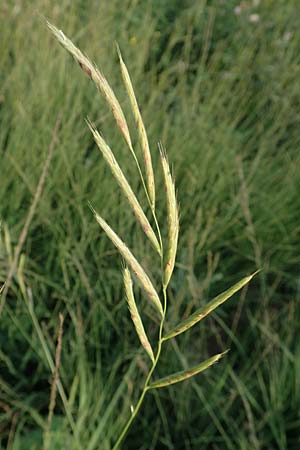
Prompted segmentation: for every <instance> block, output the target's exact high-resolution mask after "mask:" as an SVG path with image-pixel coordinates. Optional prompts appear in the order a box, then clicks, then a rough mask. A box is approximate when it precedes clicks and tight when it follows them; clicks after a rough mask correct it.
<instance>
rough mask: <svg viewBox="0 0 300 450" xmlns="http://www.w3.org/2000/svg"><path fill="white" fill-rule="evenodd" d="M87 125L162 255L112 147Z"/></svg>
mask: <svg viewBox="0 0 300 450" xmlns="http://www.w3.org/2000/svg"><path fill="white" fill-rule="evenodd" d="M87 123H88V126H89V128H90V130H91V132H92V133H93V136H94V139H95V142H96V144H97V146H98V147H99V149H100V151H101V153H102V155H103V156H104V158H105V160H106V162H107V164H108V165H109V166H110V168H111V171H112V173H113V175H114V177H115V178H116V180H117V182H118V183H119V185H120V187H121V189H122V190H123V192H124V194H125V196H126V198H127V200H128V202H129V204H130V206H131V208H132V210H133V212H134V214H135V216H136V218H137V220H138V222H139V223H140V225H141V227H142V229H143V231H144V232H145V234H146V235H147V237H148V238H149V239H150V241H151V243H152V245H153V247H154V248H155V250H156V251H157V252H158V253H159V254H160V253H161V249H160V245H159V243H158V240H157V238H156V236H155V233H154V231H153V229H152V227H151V225H150V223H149V221H148V219H147V217H146V216H145V214H144V211H143V209H142V207H141V205H140V204H139V202H138V200H137V198H136V196H135V194H134V192H133V190H132V189H131V187H130V185H129V183H128V181H127V179H126V177H125V175H124V173H123V171H122V170H121V168H120V166H119V164H118V162H117V161H116V159H115V157H114V154H113V152H112V151H111V149H110V147H109V146H108V145H107V144H106V142H105V140H104V139H103V137H102V136H101V135H100V133H98V131H97V130H96V129H95V127H94V126H93V125H92V124H91V123H90V122H89V121H88V122H87Z"/></svg>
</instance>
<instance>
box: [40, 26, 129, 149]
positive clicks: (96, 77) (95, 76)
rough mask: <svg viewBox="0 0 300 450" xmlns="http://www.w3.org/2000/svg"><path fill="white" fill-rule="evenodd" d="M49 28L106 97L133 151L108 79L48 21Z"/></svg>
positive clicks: (121, 112) (120, 110)
mask: <svg viewBox="0 0 300 450" xmlns="http://www.w3.org/2000/svg"><path fill="white" fill-rule="evenodd" d="M47 26H48V27H49V29H50V30H51V31H52V33H53V35H54V36H55V37H56V39H57V40H58V42H59V43H60V44H61V45H62V46H63V47H64V48H65V49H66V50H67V51H68V52H69V53H70V54H71V55H72V56H73V58H74V59H75V61H76V62H77V63H78V64H79V66H80V67H81V69H82V70H83V71H84V72H85V73H86V74H87V76H88V77H89V78H90V79H91V80H93V81H94V83H95V84H96V86H97V88H98V89H99V91H100V92H101V93H102V95H103V96H104V98H105V100H106V102H107V103H108V105H109V107H110V109H111V111H112V113H113V115H114V118H115V120H116V122H117V125H118V128H119V129H120V131H121V133H122V135H123V137H124V139H125V141H126V142H127V144H128V147H129V148H130V150H131V151H132V152H133V150H132V143H131V138H130V133H129V129H128V125H127V122H126V119H125V116H124V113H123V111H122V108H121V106H120V103H119V102H118V100H117V98H116V96H115V94H114V91H113V90H112V88H111V87H110V85H109V84H108V82H107V80H106V78H105V77H104V76H103V75H102V73H100V71H99V70H98V69H97V67H95V66H94V64H92V63H91V61H90V60H89V59H88V58H87V57H86V56H85V55H84V54H83V53H82V52H81V51H80V50H79V48H77V47H76V46H75V45H74V44H73V42H72V41H71V40H70V39H69V38H67V36H66V35H65V34H64V33H63V32H62V31H61V30H58V28H56V27H55V26H54V25H52V24H51V23H50V22H48V21H47Z"/></svg>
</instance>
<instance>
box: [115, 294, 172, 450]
mask: <svg viewBox="0 0 300 450" xmlns="http://www.w3.org/2000/svg"><path fill="white" fill-rule="evenodd" d="M163 297H164V308H163V310H164V313H163V317H162V320H161V322H160V326H159V337H158V345H157V352H156V356H155V359H154V361H153V364H152V367H151V369H150V371H149V373H148V375H147V378H146V380H145V384H144V387H143V390H142V393H141V395H140V398H139V399H138V402H137V404H136V406H135V408H134V410H133V413H132V414H131V417H130V418H129V419H128V421H127V423H126V424H125V426H124V428H123V430H122V432H121V434H120V436H119V438H118V440H117V442H116V443H115V445H114V446H113V448H112V450H117V449H118V448H119V446H120V444H121V443H122V441H123V439H124V437H125V435H126V433H127V431H128V430H129V428H130V426H131V424H132V423H133V421H134V419H135V418H136V415H137V413H138V412H139V410H140V407H141V406H142V403H143V401H144V398H145V395H146V392H147V391H148V389H149V382H150V379H151V377H152V374H153V372H154V370H155V368H156V366H157V363H158V361H159V357H160V354H161V349H162V344H163V326H164V321H165V316H166V310H167V291H166V287H165V286H164V287H163Z"/></svg>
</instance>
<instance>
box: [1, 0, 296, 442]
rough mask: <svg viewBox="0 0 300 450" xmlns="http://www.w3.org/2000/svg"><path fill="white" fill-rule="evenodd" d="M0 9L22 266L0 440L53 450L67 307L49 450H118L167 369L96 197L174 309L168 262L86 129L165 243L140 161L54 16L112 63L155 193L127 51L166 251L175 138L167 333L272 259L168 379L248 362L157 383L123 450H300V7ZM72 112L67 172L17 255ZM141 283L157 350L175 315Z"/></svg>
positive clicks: (170, 353) (10, 174) (8, 313)
mask: <svg viewBox="0 0 300 450" xmlns="http://www.w3.org/2000/svg"><path fill="white" fill-rule="evenodd" d="M0 3H1V5H0V22H1V39H0V65H1V71H0V80H1V83H0V128H1V132H0V152H1V163H0V221H1V235H0V286H3V284H4V282H5V281H6V280H7V276H8V274H9V272H10V271H12V270H11V269H12V266H13V261H14V260H17V261H18V262H17V265H16V267H15V270H13V271H12V272H13V273H12V278H11V282H10V283H9V289H8V291H7V293H6V295H5V297H6V298H5V303H4V307H3V310H2V314H1V320H0V448H3V449H9V450H40V449H41V448H42V447H43V436H44V434H45V432H46V430H47V420H48V419H47V418H48V413H49V402H50V393H51V385H52V384H53V376H54V372H53V371H55V353H56V347H57V345H56V336H57V328H58V321H59V314H60V313H62V314H63V316H64V318H65V320H64V330H63V342H62V351H61V360H60V367H59V380H60V383H61V387H60V388H59V389H57V398H56V403H55V408H54V411H53V420H52V422H51V429H50V431H49V435H48V436H49V442H50V444H49V450H61V448H70V449H72V450H73V449H74V450H77V449H81V450H86V449H89V450H98V448H99V442H101V449H103V450H111V448H112V447H113V445H114V443H115V442H116V437H117V436H119V435H120V433H121V432H122V429H123V427H124V425H125V423H126V420H127V419H128V418H129V417H130V416H131V409H132V405H133V406H134V405H136V404H137V401H138V398H139V395H140V394H141V391H142V387H143V381H144V380H145V379H146V376H147V373H148V371H149V369H150V367H151V365H152V362H151V358H150V357H148V353H146V351H145V350H144V347H143V345H142V344H141V345H140V346H139V345H138V344H139V340H138V336H137V335H136V331H135V326H133V322H132V319H131V313H130V314H129V312H128V311H127V304H128V302H126V298H125V295H124V281H123V277H122V270H120V256H119V254H118V250H117V249H116V248H114V247H113V245H111V242H110V240H109V239H106V238H105V233H104V232H101V233H99V224H98V223H97V221H96V220H94V221H93V220H92V216H91V214H90V211H89V208H88V207H87V204H88V202H89V201H90V203H91V204H92V205H93V206H94V208H95V209H96V210H97V211H98V212H99V213H100V214H101V217H103V218H104V219H106V220H107V222H108V223H109V226H110V227H111V228H112V229H113V230H115V232H117V234H118V236H119V237H121V238H122V240H123V242H124V243H126V245H127V247H128V248H129V249H130V250H131V252H132V253H133V255H134V256H135V257H136V260H137V261H139V263H140V265H141V266H142V267H143V268H144V270H145V272H146V274H147V275H148V277H149V279H150V280H151V281H152V284H153V286H154V288H155V289H156V290H157V291H158V294H159V297H160V299H162V291H161V283H160V280H161V274H162V271H161V267H160V264H159V260H160V258H161V256H160V255H159V253H158V251H157V249H156V248H155V245H154V243H152V242H151V241H150V239H148V237H147V235H145V233H144V231H143V228H142V226H141V223H140V222H138V221H137V219H136V216H135V215H134V214H133V213H132V208H131V207H129V204H128V202H127V200H126V197H125V195H124V193H123V191H122V190H121V189H120V188H119V186H118V185H117V183H116V179H115V178H114V175H113V174H111V173H110V169H109V167H108V165H107V162H106V160H105V158H104V157H99V150H98V148H97V145H96V144H95V142H94V139H93V135H92V134H91V133H89V131H88V130H87V129H86V127H85V126H84V121H83V117H86V116H89V117H90V119H91V123H92V126H93V129H98V130H103V132H104V137H105V141H106V142H107V143H108V144H109V147H110V148H111V150H113V154H114V155H115V157H116V158H115V159H116V160H117V161H118V164H119V166H120V168H122V172H123V174H124V175H125V177H126V179H127V180H128V182H129V184H130V186H131V188H132V191H133V192H134V194H135V196H136V199H137V200H138V202H139V204H140V205H141V206H142V207H143V208H142V209H143V211H144V214H145V216H146V218H147V220H148V222H149V224H150V225H151V227H152V230H153V231H154V233H155V234H156V236H157V240H158V243H159V244H160V241H159V238H158V236H159V235H158V230H157V227H156V224H155V220H154V218H153V216H152V206H151V207H150V203H149V200H148V198H147V195H146V193H145V189H144V187H143V183H142V180H141V177H140V174H138V176H137V172H136V162H135V161H134V159H133V158H134V156H133V154H132V153H131V152H130V150H129V151H128V144H127V143H126V141H125V140H124V138H123V135H122V133H121V131H120V130H119V128H118V127H117V126H116V121H115V118H114V116H113V114H111V112H110V111H109V108H107V107H106V105H105V100H104V101H103V98H101V96H99V95H96V92H95V85H94V83H93V82H92V81H91V80H90V79H89V78H88V76H87V77H85V78H84V77H83V75H84V74H83V73H82V71H80V70H75V68H74V62H73V61H72V59H71V58H67V57H66V55H65V53H64V52H63V51H62V50H61V49H60V48H59V46H58V45H57V42H55V40H54V39H53V37H52V36H51V34H50V33H49V32H48V31H47V30H46V29H45V27H44V26H43V25H41V23H40V19H39V17H37V16H36V14H35V11H39V12H40V13H41V14H43V15H45V16H47V17H49V19H50V20H51V22H52V23H56V24H59V26H60V27H63V28H64V30H65V32H66V34H67V35H69V36H72V38H73V39H74V43H76V46H78V47H80V48H82V49H87V50H88V52H89V56H90V58H91V61H97V64H98V65H99V67H101V68H103V71H104V73H105V75H106V76H107V79H108V80H109V81H110V85H111V86H113V87H114V89H113V90H114V92H115V94H117V95H115V96H116V98H118V100H119V104H120V106H121V108H122V110H123V113H124V116H125V118H126V121H127V126H128V130H129V132H130V138H131V142H132V146H133V149H134V150H135V151H136V154H137V156H138V160H139V161H138V162H139V164H140V168H141V171H142V172H143V178H144V182H145V185H146V190H147V191H148V190H149V191H150V188H149V187H148V185H149V183H148V181H147V179H148V175H147V174H146V170H145V163H144V161H145V155H144V150H143V148H142V146H141V144H140V142H141V138H140V137H139V132H138V126H139V125H138V124H137V119H136V118H135V117H134V116H133V114H131V109H132V108H131V102H132V100H130V99H129V96H128V92H127V90H128V88H127V87H126V86H125V88H124V82H123V80H122V78H123V75H122V76H121V75H120V70H119V67H118V64H119V61H118V59H119V58H118V54H117V52H113V51H112V50H113V47H114V45H113V43H114V42H115V41H118V42H119V43H120V44H121V49H122V54H123V56H124V61H126V63H129V62H130V64H128V66H129V65H130V79H131V80H132V84H133V85H134V87H135V92H136V96H135V97H136V99H138V104H139V111H140V114H141V113H142V117H143V122H144V125H145V129H147V139H148V144H149V149H151V159H152V168H153V173H154V175H155V188H156V189H155V214H156V217H157V223H158V224H160V226H161V228H160V230H161V232H162V241H163V243H164V249H165V253H166V251H167V248H168V225H167V219H168V217H167V215H168V213H167V204H166V203H165V198H166V197H165V195H166V194H165V189H164V175H163V171H162V167H161V160H160V153H159V151H157V138H158V137H160V139H161V140H162V141H163V143H164V146H165V147H166V148H167V150H168V157H169V160H170V161H171V163H172V164H171V165H174V167H175V173H176V187H177V189H178V192H179V195H178V199H179V200H180V239H179V240H178V248H177V254H176V265H175V270H174V271H173V274H172V277H171V279H170V282H169V285H168V309H167V317H166V319H165V326H164V333H165V335H166V334H167V333H168V332H169V331H170V330H174V329H176V326H177V324H178V322H180V318H182V321H184V320H185V319H187V318H188V317H190V316H191V315H193V313H194V312H196V311H197V310H199V309H201V308H205V305H208V304H209V300H210V299H212V298H216V297H217V296H218V293H219V292H223V291H224V290H226V289H227V288H228V286H231V285H234V284H235V283H236V282H237V281H238V280H240V279H242V278H243V277H244V276H245V274H247V273H251V271H252V270H253V268H254V267H262V266H263V271H261V272H260V273H259V274H258V275H257V276H256V277H255V279H254V280H253V281H252V282H251V283H250V285H249V287H247V286H245V288H244V289H242V290H240V291H239V292H237V293H236V294H235V301H234V302H225V304H224V305H223V307H222V308H218V309H215V310H214V311H212V312H211V314H210V315H209V316H208V317H207V318H206V319H205V320H202V321H201V326H199V327H198V326H196V325H195V326H194V327H191V328H189V332H186V333H181V334H179V335H177V336H176V338H171V339H169V340H167V341H164V342H163V344H162V353H161V358H160V360H159V363H158V365H157V367H156V369H155V372H154V374H153V379H152V380H151V382H155V381H156V380H158V379H160V378H164V376H168V374H172V373H177V372H180V371H182V370H187V369H188V368H189V367H195V366H197V365H198V364H199V362H200V363H201V361H202V360H206V359H209V358H210V357H211V355H214V354H219V353H222V352H223V351H224V350H225V349H227V348H230V352H229V353H228V354H227V355H226V357H225V358H223V359H222V362H221V364H217V365H215V366H214V368H213V369H210V370H207V371H206V373H205V376H201V375H199V376H195V377H191V378H189V380H188V381H187V382H185V383H181V384H180V386H175V384H174V385H171V386H170V387H164V388H161V389H152V390H149V391H147V394H146V396H145V401H143V405H142V409H141V410H140V414H137V416H136V420H135V421H134V422H133V424H132V426H131V428H130V433H128V434H127V437H126V442H125V444H124V446H125V448H128V449H133V450H136V449H140V450H157V449H161V450H176V449H177V448H180V449H184V450H191V449H194V448H196V449H197V448H210V449H213V450H241V449H242V450H250V449H251V450H253V449H255V450H270V449H280V450H287V449H288V450H290V449H293V450H294V449H295V450H298V448H299V428H300V419H299V414H298V412H299V402H300V389H299V376H298V374H299V360H300V353H299V349H300V347H299V338H298V330H299V326H300V317H299V308H298V305H299V264H300V253H299V236H300V234H299V232H300V226H299V213H298V211H299V209H300V196H299V182H300V178H299V170H300V169H299V168H300V159H299V143H300V140H299V130H298V128H299V127H298V122H299V99H298V97H299V89H300V82H299V80H300V77H299V71H300V69H299V68H300V56H299V46H300V36H299V33H298V30H299V14H298V10H299V4H298V0H290V1H288V2H287V1H285V0H270V1H268V2H263V1H260V2H252V1H245V2H239V1H236V0H228V1H226V2H223V1H221V0H210V1H203V2H202V1H199V2H194V1H190V0H183V1H172V2H170V1H165V0H151V1H149V2H136V1H132V0H122V1H121V0H110V1H109V2H93V1H92V2H84V1H82V0H74V1H72V2H70V1H67V0H61V2H59V3H58V2H56V3H54V2H51V1H50V0H30V1H27V2H21V1H17V0H16V1H14V2H11V1H8V0H3V1H2V2H0ZM100 3H101V4H100ZM254 3H255V4H254ZM236 6H241V9H240V10H239V9H236ZM239 11H240V12H239ZM252 14H256V15H258V21H256V22H255V23H254V22H251V21H250V16H251V15H252ZM256 19H257V16H256ZM251 20H252V19H251ZM12 37H13V38H12ZM121 72H122V71H121ZM124 74H125V73H124ZM125 75H126V74H125ZM58 115H59V117H60V118H61V122H60V127H59V133H58V135H57V140H56V144H55V148H54V151H53V156H52V158H51V163H50V165H49V168H48V170H47V174H46V178H45V181H44V184H43V189H42V191H41V194H40V196H39V199H38V202H37V205H36V207H35V209H34V214H33V215H32V217H31V218H30V221H29V225H28V226H27V225H26V235H25V240H24V241H23V238H22V241H23V242H22V246H21V250H18V249H19V246H18V243H19V240H20V237H21V235H22V230H23V228H24V225H25V224H26V223H27V220H28V219H27V218H28V217H29V211H30V207H31V205H32V204H33V200H34V198H35V193H36V192H37V186H38V184H39V179H40V176H41V173H42V172H43V167H44V165H45V161H46V160H47V154H48V151H49V145H50V143H51V140H52V137H53V134H54V129H55V124H56V121H57V117H58ZM81 124H82V125H81ZM117 130H119V131H117ZM149 197H150V196H149ZM125 205H127V207H126V206H125ZM30 214H31V213H30ZM18 253H19V255H18ZM16 256H18V258H16ZM262 262H263V263H262ZM128 269H129V270H131V269H130V268H129V267H128ZM131 278H132V281H133V283H134V284H133V289H134V299H135V303H136V307H137V309H138V311H139V313H140V316H141V319H142V323H143V327H144V331H145V333H146V336H147V338H148V341H149V343H150V345H151V348H152V351H153V355H154V357H155V355H156V350H157V336H158V328H159V323H158V321H159V312H158V311H157V309H156V307H155V306H154V304H153V302H152V301H151V300H150V299H148V297H147V295H146V294H145V292H144V290H142V289H141V290H140V289H139V288H137V284H138V283H137V280H136V278H135V276H134V274H133V273H131ZM24 288H25V289H24ZM2 293H3V290H2ZM2 299H3V297H2ZM2 299H1V298H0V302H1V300H2ZM156 311H157V312H156ZM204 312H205V311H204ZM41 339H42V340H41ZM146 346H147V345H146ZM148 348H149V347H148ZM143 354H144V356H143ZM61 388H63V389H61ZM64 394H65V397H64V400H65V402H64V400H62V396H64ZM149 424H151V427H149Z"/></svg>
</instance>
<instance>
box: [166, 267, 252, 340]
mask: <svg viewBox="0 0 300 450" xmlns="http://www.w3.org/2000/svg"><path fill="white" fill-rule="evenodd" d="M258 272H259V271H256V272H254V273H253V274H252V275H249V276H247V277H244V278H242V279H241V280H240V281H239V282H237V283H235V284H234V285H233V286H231V287H230V288H229V289H227V290H226V291H224V292H222V293H221V294H219V295H217V297H215V298H213V299H212V300H211V301H210V302H209V303H207V304H206V305H204V306H202V307H201V308H199V309H197V311H195V312H194V313H193V314H192V315H191V316H189V317H188V318H187V319H185V320H183V321H182V322H180V323H179V324H178V325H177V326H176V327H175V328H173V329H172V330H170V331H169V332H168V333H167V334H166V335H165V336H164V337H163V340H165V341H166V340H167V339H171V338H173V337H175V336H177V335H178V334H181V333H184V332H185V331H187V330H188V329H189V328H191V327H193V326H194V325H195V324H196V323H198V322H200V320H202V319H204V317H206V316H208V314H210V313H211V312H212V311H213V310H214V309H216V308H218V306H220V305H222V304H223V303H224V302H226V300H228V299H229V298H231V297H232V296H233V295H234V294H235V293H236V292H238V291H239V290H240V289H242V288H243V287H244V286H246V284H248V283H249V281H250V280H252V278H253V277H254V276H255V275H256V274H257V273H258Z"/></svg>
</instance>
